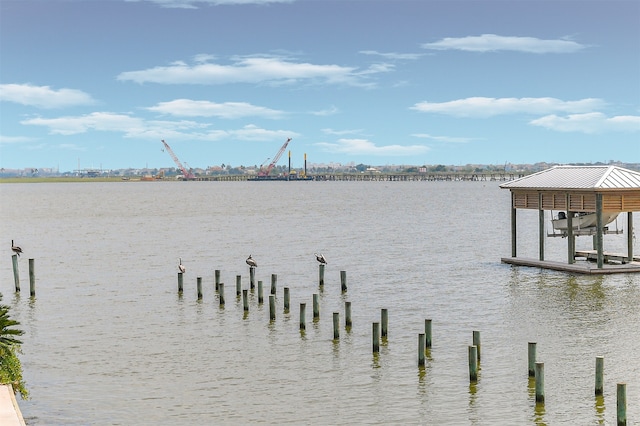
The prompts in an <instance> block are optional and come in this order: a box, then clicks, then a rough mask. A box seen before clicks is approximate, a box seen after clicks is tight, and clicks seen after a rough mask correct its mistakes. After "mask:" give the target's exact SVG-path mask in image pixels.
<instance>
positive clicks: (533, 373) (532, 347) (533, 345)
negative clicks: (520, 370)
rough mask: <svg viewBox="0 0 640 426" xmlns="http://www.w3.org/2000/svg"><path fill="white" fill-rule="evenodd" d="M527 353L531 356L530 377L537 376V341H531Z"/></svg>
mask: <svg viewBox="0 0 640 426" xmlns="http://www.w3.org/2000/svg"><path fill="white" fill-rule="evenodd" d="M527 355H528V358H529V377H535V376H536V370H535V367H536V343H535V342H529V345H528V348H527Z"/></svg>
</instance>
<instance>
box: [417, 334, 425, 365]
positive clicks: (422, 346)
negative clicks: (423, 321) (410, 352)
mask: <svg viewBox="0 0 640 426" xmlns="http://www.w3.org/2000/svg"><path fill="white" fill-rule="evenodd" d="M425 346H426V344H425V336H424V333H419V334H418V366H421V367H422V366H424V350H425Z"/></svg>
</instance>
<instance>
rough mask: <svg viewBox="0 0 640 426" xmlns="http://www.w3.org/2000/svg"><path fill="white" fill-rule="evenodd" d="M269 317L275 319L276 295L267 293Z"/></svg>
mask: <svg viewBox="0 0 640 426" xmlns="http://www.w3.org/2000/svg"><path fill="white" fill-rule="evenodd" d="M269 319H270V320H271V321H274V320H275V319H276V296H275V295H273V294H270V295H269Z"/></svg>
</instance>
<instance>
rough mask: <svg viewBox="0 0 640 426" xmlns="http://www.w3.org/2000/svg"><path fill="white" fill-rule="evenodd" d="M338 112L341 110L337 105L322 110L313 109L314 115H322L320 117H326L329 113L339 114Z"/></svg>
mask: <svg viewBox="0 0 640 426" xmlns="http://www.w3.org/2000/svg"><path fill="white" fill-rule="evenodd" d="M338 112H340V110H339V109H338V107H336V106H335V105H331V107H330V108H327V109H323V110H320V111H312V112H311V114H312V115H317V116H320V117H326V116H328V115H334V114H337V113H338Z"/></svg>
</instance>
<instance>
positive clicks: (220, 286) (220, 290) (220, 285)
mask: <svg viewBox="0 0 640 426" xmlns="http://www.w3.org/2000/svg"><path fill="white" fill-rule="evenodd" d="M218 295H219V297H220V306H224V304H225V303H224V283H218Z"/></svg>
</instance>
